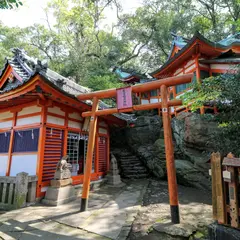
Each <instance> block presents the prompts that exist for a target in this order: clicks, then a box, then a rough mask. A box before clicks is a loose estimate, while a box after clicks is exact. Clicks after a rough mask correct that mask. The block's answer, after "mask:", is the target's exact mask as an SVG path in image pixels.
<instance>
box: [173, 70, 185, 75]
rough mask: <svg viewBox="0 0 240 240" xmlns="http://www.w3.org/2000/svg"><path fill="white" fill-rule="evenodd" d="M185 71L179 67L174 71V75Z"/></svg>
mask: <svg viewBox="0 0 240 240" xmlns="http://www.w3.org/2000/svg"><path fill="white" fill-rule="evenodd" d="M182 71H183V69H182V68H179V69H178V70H177V71H176V72H175V73H174V75H178V74H179V73H180V72H182Z"/></svg>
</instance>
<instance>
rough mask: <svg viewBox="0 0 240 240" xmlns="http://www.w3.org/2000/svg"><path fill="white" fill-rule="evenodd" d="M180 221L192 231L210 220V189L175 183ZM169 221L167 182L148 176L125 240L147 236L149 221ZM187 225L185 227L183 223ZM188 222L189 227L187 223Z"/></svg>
mask: <svg viewBox="0 0 240 240" xmlns="http://www.w3.org/2000/svg"><path fill="white" fill-rule="evenodd" d="M178 192H179V202H180V215H181V223H184V228H188V230H189V229H190V231H192V228H194V232H195V231H198V230H199V229H205V228H206V226H207V225H208V224H210V223H211V222H212V206H211V193H210V192H208V191H202V190H198V189H194V188H188V187H183V186H178ZM167 221H170V207H169V199H168V187H167V182H164V181H157V180H154V179H151V180H150V181H149V185H148V187H147V191H146V193H145V195H144V196H143V202H142V207H141V209H140V210H139V213H138V215H137V217H136V219H135V221H134V223H133V225H132V230H131V232H130V235H129V237H128V240H135V239H142V237H144V236H145V237H144V238H143V239H152V238H150V237H149V238H148V237H147V236H150V235H151V234H149V233H150V232H151V231H152V230H153V225H154V224H156V223H162V222H167ZM185 226H187V227H185ZM188 226H191V227H188Z"/></svg>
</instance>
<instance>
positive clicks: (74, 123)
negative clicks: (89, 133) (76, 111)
mask: <svg viewBox="0 0 240 240" xmlns="http://www.w3.org/2000/svg"><path fill="white" fill-rule="evenodd" d="M68 127H71V128H77V129H81V128H82V124H81V123H79V122H74V121H68Z"/></svg>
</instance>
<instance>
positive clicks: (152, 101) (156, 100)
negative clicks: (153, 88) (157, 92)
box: [150, 98, 159, 103]
mask: <svg viewBox="0 0 240 240" xmlns="http://www.w3.org/2000/svg"><path fill="white" fill-rule="evenodd" d="M158 102H159V99H158V98H151V99H150V103H158Z"/></svg>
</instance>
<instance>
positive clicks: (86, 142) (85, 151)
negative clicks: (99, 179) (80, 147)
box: [84, 138, 95, 173]
mask: <svg viewBox="0 0 240 240" xmlns="http://www.w3.org/2000/svg"><path fill="white" fill-rule="evenodd" d="M87 148H88V138H86V140H85V142H84V164H85V165H86V160H87ZM94 171H95V148H94V150H93V158H92V173H94Z"/></svg>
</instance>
